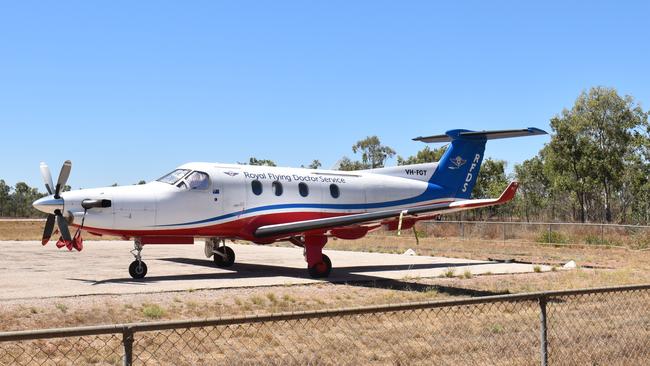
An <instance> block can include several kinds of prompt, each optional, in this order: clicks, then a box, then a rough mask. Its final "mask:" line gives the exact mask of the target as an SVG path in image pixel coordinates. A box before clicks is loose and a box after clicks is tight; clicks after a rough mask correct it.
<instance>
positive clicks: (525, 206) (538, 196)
mask: <svg viewBox="0 0 650 366" xmlns="http://www.w3.org/2000/svg"><path fill="white" fill-rule="evenodd" d="M515 177H516V180H517V182H519V195H518V197H517V202H516V203H517V206H518V208H520V211H522V214H523V216H524V218H525V219H526V221H527V222H530V219H531V216H533V215H536V216H537V217H539V214H540V213H541V211H542V210H543V209H545V208H546V206H547V204H548V201H549V196H550V189H549V187H550V182H549V180H548V178H547V177H546V175H545V174H544V160H543V158H542V157H541V156H539V155H538V156H535V157H533V158H532V159H529V160H526V161H524V162H523V163H521V164H517V165H515Z"/></svg>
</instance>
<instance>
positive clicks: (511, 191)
mask: <svg viewBox="0 0 650 366" xmlns="http://www.w3.org/2000/svg"><path fill="white" fill-rule="evenodd" d="M517 188H519V183H518V182H510V184H508V187H506V189H505V190H504V191H503V193H501V196H499V199H498V200H497V202H499V203H506V202H508V201H510V200H511V199H513V198H515V194H516V193H517Z"/></svg>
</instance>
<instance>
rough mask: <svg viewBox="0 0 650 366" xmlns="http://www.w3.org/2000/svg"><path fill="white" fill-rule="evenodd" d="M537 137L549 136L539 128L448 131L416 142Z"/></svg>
mask: <svg viewBox="0 0 650 366" xmlns="http://www.w3.org/2000/svg"><path fill="white" fill-rule="evenodd" d="M535 135H547V132H546V131H544V130H540V129H539V128H535V127H529V128H524V129H518V130H494V131H461V130H452V131H447V133H446V134H444V135H434V136H427V137H423V136H420V137H416V138H414V139H413V140H414V141H422V142H450V141H453V140H456V139H465V140H494V139H506V138H510V137H522V136H535Z"/></svg>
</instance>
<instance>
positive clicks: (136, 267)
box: [129, 261, 147, 280]
mask: <svg viewBox="0 0 650 366" xmlns="http://www.w3.org/2000/svg"><path fill="white" fill-rule="evenodd" d="M129 274H130V275H131V277H133V278H134V279H136V280H139V279H141V278H144V276H146V275H147V264H146V263H144V262H143V261H133V262H131V265H130V266H129Z"/></svg>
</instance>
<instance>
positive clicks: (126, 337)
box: [122, 327, 133, 366]
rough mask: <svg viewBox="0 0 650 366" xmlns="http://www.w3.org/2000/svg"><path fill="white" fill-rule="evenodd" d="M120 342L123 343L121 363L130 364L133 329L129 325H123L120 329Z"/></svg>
mask: <svg viewBox="0 0 650 366" xmlns="http://www.w3.org/2000/svg"><path fill="white" fill-rule="evenodd" d="M122 344H123V345H124V358H123V359H122V365H124V366H131V365H132V364H133V329H131V327H124V329H123V330H122Z"/></svg>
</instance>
